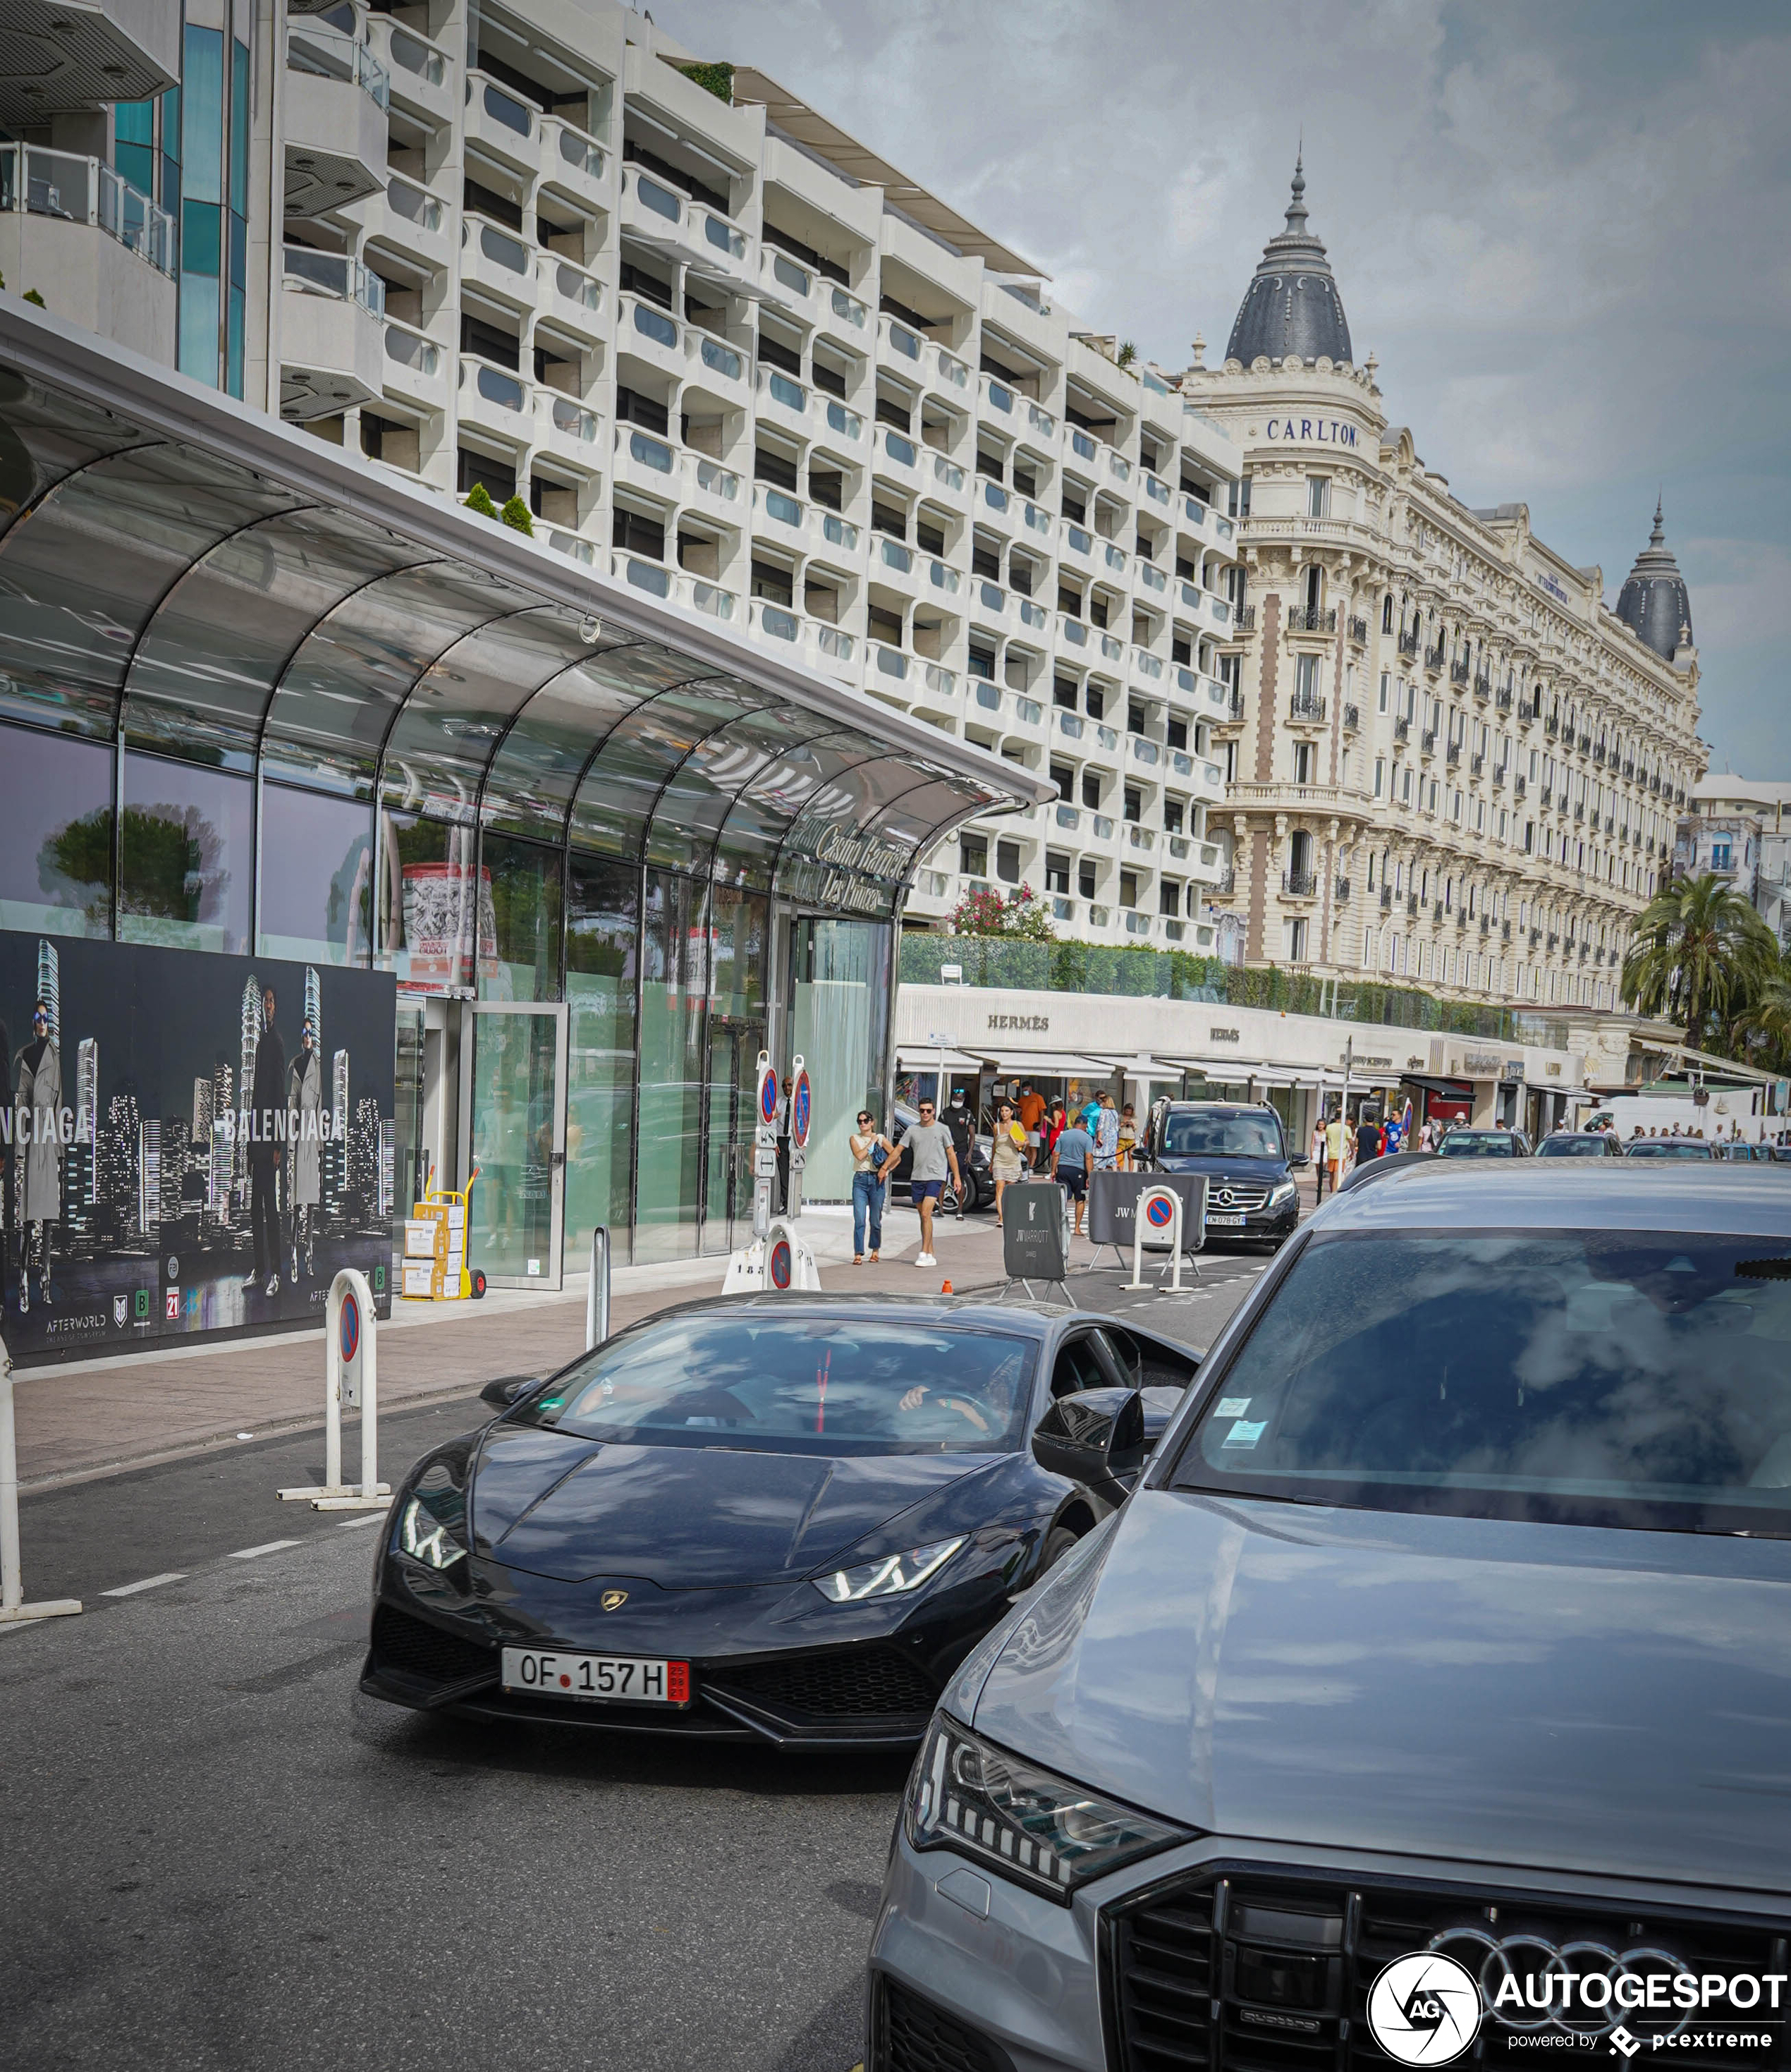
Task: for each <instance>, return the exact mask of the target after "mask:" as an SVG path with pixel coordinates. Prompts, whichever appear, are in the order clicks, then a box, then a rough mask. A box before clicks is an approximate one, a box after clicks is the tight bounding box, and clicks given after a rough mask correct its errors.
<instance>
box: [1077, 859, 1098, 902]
mask: <svg viewBox="0 0 1791 2072" xmlns="http://www.w3.org/2000/svg"><path fill="white" fill-rule="evenodd" d="M1076 890H1077V892H1078V894H1080V895H1081V897H1082V898H1084V899H1092V898H1094V897H1095V866H1094V865H1093V864H1091V863H1087V862H1082V863H1078V865H1076Z"/></svg>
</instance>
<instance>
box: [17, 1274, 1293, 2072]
mask: <svg viewBox="0 0 1791 2072" xmlns="http://www.w3.org/2000/svg"><path fill="white" fill-rule="evenodd" d="M1261 1264H1262V1263H1261V1262H1260V1261H1259V1260H1244V1259H1238V1260H1224V1259H1220V1258H1217V1257H1214V1258H1210V1259H1209V1260H1207V1261H1206V1262H1205V1264H1204V1266H1203V1273H1204V1275H1205V1281H1204V1282H1203V1285H1202V1289H1200V1290H1199V1291H1196V1292H1193V1293H1189V1294H1186V1295H1184V1296H1182V1297H1160V1298H1156V1297H1143V1298H1136V1305H1137V1306H1142V1307H1144V1308H1147V1309H1148V1310H1149V1311H1150V1312H1151V1321H1152V1324H1153V1325H1155V1326H1156V1327H1157V1328H1160V1329H1161V1330H1164V1331H1165V1333H1166V1334H1171V1335H1174V1336H1176V1337H1177V1338H1181V1339H1183V1340H1184V1341H1185V1342H1188V1343H1189V1344H1193V1345H1195V1346H1205V1345H1206V1343H1207V1342H1209V1341H1210V1338H1211V1337H1212V1336H1213V1334H1214V1332H1215V1331H1216V1330H1217V1329H1218V1325H1219V1324H1220V1322H1222V1320H1223V1318H1225V1316H1226V1315H1228V1314H1229V1313H1230V1310H1231V1309H1232V1308H1233V1307H1234V1305H1235V1304H1236V1302H1237V1301H1239V1300H1240V1299H1241V1298H1242V1297H1243V1293H1244V1292H1245V1291H1246V1289H1247V1287H1248V1286H1249V1285H1250V1283H1251V1281H1252V1280H1253V1279H1254V1277H1255V1274H1256V1273H1257V1272H1260V1271H1261ZM1115 1277H1116V1276H1115ZM1103 1281H1104V1277H1103ZM1078 1295H1079V1296H1080V1297H1081V1299H1082V1305H1083V1306H1084V1307H1087V1308H1095V1307H1097V1306H1108V1307H1111V1308H1115V1309H1121V1308H1130V1307H1132V1306H1135V1305H1134V1303H1133V1302H1126V1301H1119V1300H1115V1299H1111V1289H1110V1288H1109V1287H1108V1286H1107V1285H1103V1282H1094V1283H1090V1284H1078ZM483 1414H484V1413H483V1411H482V1409H481V1408H480V1407H479V1405H478V1404H477V1403H476V1400H474V1399H471V1398H469V1399H467V1400H465V1401H456V1402H450V1403H446V1404H437V1405H433V1406H431V1407H430V1408H427V1409H423V1410H418V1411H413V1412H408V1413H405V1414H404V1415H401V1416H396V1417H393V1418H391V1419H389V1420H385V1422H384V1425H383V1427H382V1446H381V1453H382V1456H383V1464H384V1467H385V1470H386V1473H387V1475H388V1479H390V1480H392V1481H394V1482H396V1480H397V1479H398V1475H397V1474H396V1473H394V1472H393V1471H394V1470H402V1468H403V1467H404V1466H405V1464H406V1463H407V1462H408V1461H410V1460H413V1459H414V1458H415V1457H416V1456H417V1453H420V1452H421V1451H422V1450H423V1449H425V1447H427V1446H428V1445H432V1444H433V1443H434V1442H435V1441H437V1439H439V1438H440V1437H444V1436H446V1435H447V1434H448V1433H452V1432H454V1431H456V1430H459V1429H464V1427H465V1426H466V1424H470V1423H473V1422H475V1421H477V1419H478V1418H479V1416H481V1415H483ZM346 1450H347V1453H348V1454H349V1456H350V1459H351V1461H353V1460H354V1459H355V1458H358V1453H357V1452H356V1448H355V1441H354V1437H353V1434H352V1432H351V1434H350V1444H349V1445H348V1447H347V1449H346ZM321 1470H322V1434H321V1433H315V1434H301V1435H298V1436H296V1437H286V1438H282V1439H277V1440H272V1441H253V1440H252V1441H244V1442H243V1443H242V1444H241V1445H240V1446H239V1447H238V1448H236V1449H233V1450H230V1451H226V1452H219V1451H216V1450H214V1451H212V1452H210V1453H205V1454H203V1455H200V1456H199V1457H195V1458H194V1459H192V1460H190V1461H177V1462H173V1463H170V1464H168V1465H166V1466H161V1467H156V1468H151V1469H146V1470H140V1471H138V1472H137V1473H135V1474H128V1475H122V1476H117V1477H113V1478H107V1479H105V1480H101V1481H95V1482H86V1483H81V1484H77V1485H75V1486H71V1487H68V1488H64V1489H61V1490H53V1491H49V1492H47V1493H45V1494H42V1495H39V1496H35V1497H31V1498H27V1500H26V1502H25V1503H24V1505H23V1539H24V1548H25V1560H26V1581H27V1593H28V1594H29V1595H30V1596H31V1597H47V1596H51V1595H57V1596H60V1595H64V1594H72V1595H79V1596H80V1597H83V1598H84V1599H85V1600H86V1601H87V1604H88V1610H87V1612H86V1613H85V1614H84V1615H83V1616H82V1617H81V1618H78V1619H67V1620H59V1621H55V1622H51V1623H48V1624H46V1625H44V1626H39V1627H35V1628H32V1629H29V1630H23V1631H21V1630H0V1918H3V1919H4V1920H5V1921H6V1923H7V1927H6V1932H5V1934H3V1935H0V2037H4V2038H5V2039H6V2043H5V2049H4V2057H5V2062H6V2064H7V2066H9V2067H11V2068H18V2072H47V2068H58V2069H59V2072H60V2068H64V2067H70V2068H72V2067H86V2066H102V2065H103V2066H106V2067H107V2068H109V2072H118V2068H129V2069H130V2072H135V2068H138V2067H144V2068H152V2067H153V2068H162V2067H166V2068H168V2072H212V2068H216V2072H255V2068H259V2067H261V2066H269V2067H273V2066H279V2067H281V2068H282V2072H284V2068H285V2067H287V2066H290V2063H291V2062H293V2060H294V2058H295V2056H298V2055H300V2054H306V2055H308V2054H311V2053H315V2054H316V2055H318V2057H319V2058H322V2059H323V2060H324V2061H325V2062H335V2063H338V2064H341V2065H345V2066H370V2067H378V2068H381V2072H384V2068H387V2067H389V2066H396V2065H398V2064H401V2063H413V2062H422V2061H423V2059H424V2058H425V2054H428V2053H433V2051H434V2050H436V2049H439V2050H441V2051H442V2053H444V2054H446V2055H450V2056H452V2057H453V2058H454V2059H455V2060H456V2061H458V2062H474V2063H478V2062H487V2063H492V2064H497V2065H501V2066H504V2067H506V2068H512V2067H514V2068H518V2072H523V2068H532V2067H536V2066H540V2067H543V2068H552V2072H566V2068H568V2067H577V2066H599V2065H601V2066H606V2067H614V2068H623V2067H626V2068H627V2072H692V2068H698V2067H701V2068H709V2067H716V2066H727V2067H729V2072H848V2067H851V2066H853V2065H855V2064H856V2062H857V2059H858V2057H859V2052H860V2045H861V2037H860V1999H861V1981H862V1967H863V1960H864V1951H865V1942H866V1940H867V1938H868V1933H869V1922H870V1921H871V1919H872V1918H873V1914H874V1910H875V1906H876V1901H877V1891H878V1887H879V1885H880V1883H881V1877H882V1872H883V1864H884V1860H885V1852H886V1850H887V1848H888V1844H889V1831H890V1827H891V1823H892V1822H893V1819H894V1816H895V1811H896V1806H897V1801H898V1794H899V1791H900V1788H901V1785H902V1778H903V1776H904V1775H905V1774H906V1761H905V1760H904V1759H902V1758H899V1757H896V1758H890V1757H881V1758H874V1759H868V1758H866V1757H861V1756H860V1757H830V1758H821V1757H813V1756H810V1757H787V1756H780V1755H778V1753H776V1752H775V1751H773V1750H770V1749H766V1750H765V1751H764V1752H762V1753H761V1752H760V1751H758V1750H757V1749H704V1750H702V1751H700V1752H695V1751H691V1750H688V1749H684V1748H681V1747H678V1746H672V1747H662V1746H659V1745H655V1744H654V1743H652V1742H651V1741H633V1740H631V1739H624V1738H622V1737H610V1736H607V1735H585V1734H580V1733H576V1732H574V1731H573V1730H569V1729H526V1730H518V1729H508V1728H503V1729H499V1728H488V1727H484V1726H478V1725H467V1724H463V1723H460V1722H456V1721H450V1720H428V1719H423V1718H420V1717H418V1716H414V1715H412V1714H409V1713H405V1712H399V1711H397V1710H395V1709H393V1708H389V1707H387V1706H384V1705H382V1704H377V1703H376V1702H373V1701H371V1700H366V1699H364V1698H362V1697H361V1696H359V1693H358V1692H356V1690H355V1679H356V1677H357V1675H358V1671H359V1664H360V1659H361V1655H362V1652H363V1649H364V1636H365V1631H366V1618H367V1609H366V1608H367V1597H368V1570H369V1566H370V1563H371V1559H372V1541H373V1538H374V1535H375V1534H376V1531H377V1530H378V1527H377V1524H376V1523H375V1520H376V1519H377V1518H378V1517H379V1516H380V1515H383V1514H373V1515H371V1516H368V1517H355V1516H352V1515H351V1517H349V1518H348V1519H340V1518H335V1517H329V1516H324V1515H318V1514H316V1513H314V1512H312V1511H310V1509H309V1508H308V1507H302V1506H298V1505H290V1504H281V1503H279V1502H278V1501H277V1499H276V1498H275V1496H274V1494H273V1493H274V1491H275V1490H276V1489H277V1488H278V1487H280V1486H282V1485H286V1484H291V1483H296V1482H309V1481H312V1480H315V1479H318V1478H320V1477H321ZM281 1543H290V1544H281ZM132 1585H147V1587H139V1588H132V1587H130V1586H132ZM105 1593H121V1594H111V1595H108V1594H105Z"/></svg>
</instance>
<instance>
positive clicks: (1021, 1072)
mask: <svg viewBox="0 0 1791 2072" xmlns="http://www.w3.org/2000/svg"><path fill="white" fill-rule="evenodd" d="M993 1047H994V1050H995V1055H996V1058H998V1059H1000V1068H1001V1071H1002V1072H1003V1073H1004V1075H1006V1076H1007V1077H1008V1079H1025V1078H1026V1077H1027V1076H1028V1075H1029V1074H1033V1073H1036V1074H1037V1075H1038V1076H1039V1077H1040V1078H1041V1079H1111V1078H1112V1076H1113V1073H1114V1069H1115V1068H1114V1066H1113V1063H1112V1061H1111V1059H1107V1058H1090V1057H1087V1056H1085V1055H1084V1054H1082V1052H1081V1051H1079V1050H1007V1049H1004V1048H1003V1047H1001V1046H993Z"/></svg>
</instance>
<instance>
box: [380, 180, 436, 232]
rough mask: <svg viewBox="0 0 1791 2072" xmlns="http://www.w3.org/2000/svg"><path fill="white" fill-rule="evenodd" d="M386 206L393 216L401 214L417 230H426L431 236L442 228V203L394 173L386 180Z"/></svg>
mask: <svg viewBox="0 0 1791 2072" xmlns="http://www.w3.org/2000/svg"><path fill="white" fill-rule="evenodd" d="M385 200H386V206H387V208H389V209H390V210H391V211H392V214H393V215H394V216H402V217H403V218H404V220H405V222H406V223H409V224H413V225H414V226H415V227H416V228H417V229H418V230H425V231H428V232H429V233H430V235H431V236H433V235H435V234H436V233H437V232H439V231H440V230H441V228H442V204H441V203H440V202H438V201H437V199H436V198H435V196H434V195H432V194H425V193H424V191H423V190H422V189H421V187H413V186H412V185H411V183H409V180H401V179H398V178H397V177H396V175H394V176H393V177H392V179H388V181H387V182H386V187H385Z"/></svg>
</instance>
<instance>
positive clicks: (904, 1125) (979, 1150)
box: [884, 1101, 995, 1215]
mask: <svg viewBox="0 0 1791 2072" xmlns="http://www.w3.org/2000/svg"><path fill="white" fill-rule="evenodd" d="M919 1120H920V1112H919V1111H918V1109H916V1108H909V1107H907V1106H906V1104H904V1103H903V1102H901V1101H898V1102H897V1103H896V1104H895V1124H894V1127H893V1128H892V1129H891V1130H890V1131H889V1141H890V1142H891V1143H892V1144H893V1145H895V1146H896V1157H895V1161H894V1163H893V1165H887V1166H885V1168H884V1170H885V1173H886V1174H888V1175H889V1199H890V1200H891V1201H892V1202H894V1201H903V1202H906V1200H907V1199H908V1198H909V1196H908V1182H909V1178H910V1175H911V1174H912V1173H913V1170H914V1153H912V1152H911V1151H908V1150H905V1149H903V1148H902V1139H903V1138H904V1137H906V1135H907V1134H908V1133H909V1131H910V1129H912V1128H914V1124H916V1123H917V1122H918V1121H919ZM948 1121H949V1118H948ZM992 1143H993V1140H992V1138H991V1137H987V1136H982V1137H971V1141H970V1157H969V1158H968V1160H967V1161H966V1160H965V1159H963V1158H962V1157H960V1158H959V1161H958V1170H959V1173H960V1174H962V1176H963V1178H964V1180H965V1181H966V1182H967V1186H966V1187H965V1189H964V1207H965V1208H966V1209H986V1208H987V1207H988V1205H989V1204H990V1202H992V1201H993V1200H994V1199H995V1174H993V1172H992V1170H990V1167H989V1152H990V1149H991V1147H992ZM939 1206H940V1207H941V1208H942V1209H943V1211H945V1213H946V1214H947V1215H955V1213H956V1211H957V1207H958V1196H957V1192H956V1190H955V1189H954V1187H953V1186H952V1185H951V1179H950V1178H949V1176H948V1177H947V1180H946V1183H945V1192H944V1193H943V1194H942V1195H941V1196H940V1197H939Z"/></svg>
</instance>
